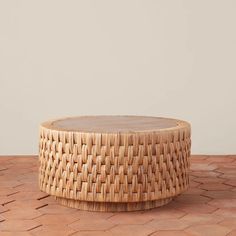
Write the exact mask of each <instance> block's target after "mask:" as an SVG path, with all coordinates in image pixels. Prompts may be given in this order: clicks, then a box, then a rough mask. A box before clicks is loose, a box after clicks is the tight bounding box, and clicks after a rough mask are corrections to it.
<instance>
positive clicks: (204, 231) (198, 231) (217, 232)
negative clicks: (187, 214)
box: [185, 224, 230, 236]
mask: <svg viewBox="0 0 236 236" xmlns="http://www.w3.org/2000/svg"><path fill="white" fill-rule="evenodd" d="M185 232H187V233H191V234H193V235H196V236H211V235H212V236H226V235H227V234H228V233H229V232H230V230H229V229H228V228H226V227H224V226H221V225H218V224H206V225H195V226H191V227H189V228H188V229H186V230H185Z"/></svg>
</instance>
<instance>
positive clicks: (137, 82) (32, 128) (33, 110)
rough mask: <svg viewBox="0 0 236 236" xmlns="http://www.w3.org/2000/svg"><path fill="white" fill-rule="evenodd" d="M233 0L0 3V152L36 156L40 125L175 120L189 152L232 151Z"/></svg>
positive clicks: (235, 117)
mask: <svg viewBox="0 0 236 236" xmlns="http://www.w3.org/2000/svg"><path fill="white" fill-rule="evenodd" d="M235 106H236V1H233V0H232V1H229V0H221V1H219V0H186V1H183V0H182V1H180V0H171V1H168V0H163V1H158V0H156V1H149V0H143V1H138V0H116V1H113V0H106V1H104V0H97V1H88V0H86V1H85V0H84V1H58V0H55V1H52V0H47V1H46V0H44V1H42V0H40V1H32V0H28V1H25V0H21V1H16V0H15V1H12V0H0V115H1V117H0V121H1V122H0V154H1V155H3V154H33V153H37V150H38V147H37V138H38V136H37V135H38V124H39V123H40V122H41V121H44V120H47V119H49V118H55V117H60V116H68V115H84V114H136V115H155V116H167V117H177V118H180V119H185V120H188V121H190V122H191V123H192V132H193V134H192V138H193V145H192V147H193V148H192V151H193V153H203V154H230V153H236V107H235Z"/></svg>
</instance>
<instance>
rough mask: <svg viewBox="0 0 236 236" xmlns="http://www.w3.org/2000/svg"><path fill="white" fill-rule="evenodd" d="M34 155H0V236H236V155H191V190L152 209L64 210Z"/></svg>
mask: <svg viewBox="0 0 236 236" xmlns="http://www.w3.org/2000/svg"><path fill="white" fill-rule="evenodd" d="M37 171H38V161H37V158H36V157H33V156H32V157H0V236H4V235H14V236H15V235H16V236H18V235H19V236H21V235H22V236H27V235H43V236H44V235H45V236H47V235H56V236H60V235H63V236H64V235H80V236H92V235H94V236H100V235H102V236H110V235H114V236H116V235H118V236H128V235H132V236H133V235H135V236H147V235H148V236H150V235H152V236H168V235H173V236H187V235H189V236H190V235H192V236H194V235H201V236H205V235H206V236H223V235H227V236H232V235H235V236H236V156H192V157H191V172H190V179H191V184H190V188H189V190H188V191H187V192H185V193H184V194H182V195H180V196H178V197H177V198H175V199H174V200H173V201H172V202H171V203H169V204H168V205H166V206H163V207H161V208H156V209H153V210H149V211H140V212H129V213H98V212H86V211H79V210H76V209H71V208H66V207H63V206H60V205H58V204H57V203H56V202H55V200H54V198H53V197H51V196H48V195H47V194H45V193H42V192H40V191H39V190H38V182H37Z"/></svg>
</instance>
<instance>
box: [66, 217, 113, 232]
mask: <svg viewBox="0 0 236 236" xmlns="http://www.w3.org/2000/svg"><path fill="white" fill-rule="evenodd" d="M115 225H116V223H114V222H113V221H108V220H104V219H93V218H91V219H90V220H84V219H82V220H78V221H75V222H74V223H72V224H69V227H70V228H72V229H74V230H108V229H110V228H112V227H114V226H115Z"/></svg>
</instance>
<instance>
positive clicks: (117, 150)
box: [39, 116, 191, 211]
mask: <svg viewBox="0 0 236 236" xmlns="http://www.w3.org/2000/svg"><path fill="white" fill-rule="evenodd" d="M190 135H191V131H190V124H189V123H187V122H185V121H181V120H176V119H168V118H159V117H141V116H81V117H69V118H64V119H58V120H53V121H48V122H45V123H43V124H42V125H41V127H40V153H39V159H40V169H39V185H40V189H41V190H42V191H44V192H46V193H48V194H50V195H53V196H56V199H57V201H59V202H60V203H61V204H63V205H66V206H69V207H74V208H78V209H83V210H91V211H133V210H143V209H150V208H154V207H158V206H162V205H164V204H167V203H168V202H170V201H171V199H172V198H173V197H175V196H176V195H178V194H180V193H181V192H183V191H184V190H186V189H187V187H188V184H189V175H188V170H189V157H190V147H191V140H190Z"/></svg>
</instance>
